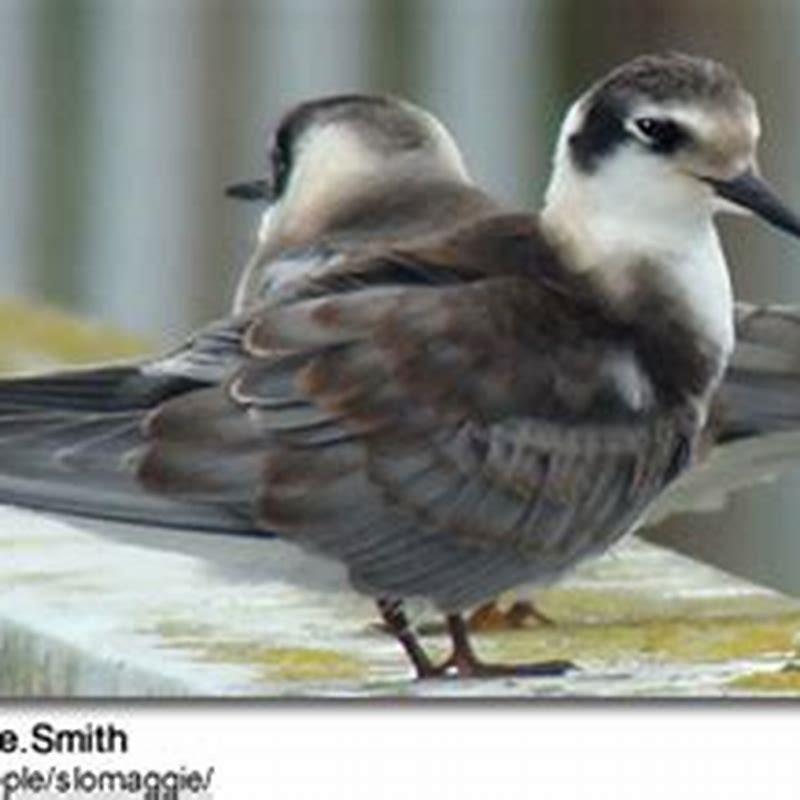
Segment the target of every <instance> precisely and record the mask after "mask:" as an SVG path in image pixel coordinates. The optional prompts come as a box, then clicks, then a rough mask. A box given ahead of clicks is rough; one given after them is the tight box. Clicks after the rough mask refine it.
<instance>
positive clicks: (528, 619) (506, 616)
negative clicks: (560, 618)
mask: <svg viewBox="0 0 800 800" xmlns="http://www.w3.org/2000/svg"><path fill="white" fill-rule="evenodd" d="M467 625H468V626H469V629H470V630H471V631H484V632H486V631H508V630H521V629H525V628H534V627H537V626H540V625H548V626H549V625H555V622H554V621H553V620H552V619H551V618H550V617H548V616H547V615H546V614H544V613H543V612H541V611H540V610H539V609H538V608H536V606H535V605H534V604H533V603H531V602H530V601H528V600H517V601H516V602H514V603H513V604H512V605H511V607H510V608H508V609H507V610H506V611H503V610H502V609H501V608H500V606H499V605H498V603H497V602H496V601H492V602H490V603H484V604H483V605H482V606H480V607H479V608H476V609H475V611H473V612H472V614H471V615H470V617H469V621H468V623H467Z"/></svg>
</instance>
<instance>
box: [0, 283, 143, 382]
mask: <svg viewBox="0 0 800 800" xmlns="http://www.w3.org/2000/svg"><path fill="white" fill-rule="evenodd" d="M148 350H149V348H148V346H147V344H146V343H145V342H143V341H142V340H141V339H139V338H138V337H135V336H131V335H129V334H125V333H122V332H121V331H118V330H116V329H115V328H112V327H110V326H108V325H103V324H101V323H98V322H93V321H89V320H84V319H80V318H78V317H74V316H71V315H69V314H66V313H64V312H61V311H58V310H56V309H54V308H49V307H46V306H39V305H33V304H31V303H26V302H24V301H22V300H16V299H13V300H12V299H0V372H12V371H15V370H30V369H36V368H48V367H51V366H54V365H57V364H75V365H78V364H89V363H92V362H96V361H103V360H107V359H126V358H135V357H138V356H141V355H143V354H145V353H146V352H147V351H148Z"/></svg>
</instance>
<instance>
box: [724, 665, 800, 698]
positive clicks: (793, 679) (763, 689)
mask: <svg viewBox="0 0 800 800" xmlns="http://www.w3.org/2000/svg"><path fill="white" fill-rule="evenodd" d="M728 685H729V686H730V688H731V689H740V690H744V691H745V692H747V693H748V694H749V695H751V696H753V695H756V696H758V695H763V694H767V695H769V694H780V695H781V696H784V697H786V696H788V697H798V696H800V665H797V664H787V665H786V666H784V667H782V668H781V669H777V670H770V671H764V670H759V671H755V672H749V673H747V674H745V675H740V676H739V677H737V678H734V679H733V680H732V681H730V683H729V684H728Z"/></svg>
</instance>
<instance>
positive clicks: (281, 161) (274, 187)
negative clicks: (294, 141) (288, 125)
mask: <svg viewBox="0 0 800 800" xmlns="http://www.w3.org/2000/svg"><path fill="white" fill-rule="evenodd" d="M269 162H270V173H271V174H270V180H269V183H270V189H271V194H272V198H273V199H277V198H278V197H280V196H281V194H283V190H284V189H285V188H286V183H287V181H288V178H289V170H290V168H291V152H290V145H289V137H288V135H287V134H286V132H285V131H284V130H282V129H281V130H279V131H278V132H277V133H276V134H275V138H274V139H273V141H272V146H271V147H270V150H269Z"/></svg>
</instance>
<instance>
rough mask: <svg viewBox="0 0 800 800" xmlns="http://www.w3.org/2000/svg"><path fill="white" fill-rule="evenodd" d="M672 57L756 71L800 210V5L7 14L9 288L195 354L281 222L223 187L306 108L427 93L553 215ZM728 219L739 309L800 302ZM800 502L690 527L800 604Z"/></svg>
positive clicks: (496, 169)
mask: <svg viewBox="0 0 800 800" xmlns="http://www.w3.org/2000/svg"><path fill="white" fill-rule="evenodd" d="M663 49H680V50H686V51H689V52H693V53H700V54H706V55H709V56H713V57H716V58H719V59H721V60H723V61H725V62H726V63H728V64H729V65H731V66H733V67H734V68H735V69H736V70H737V71H738V72H739V73H740V75H741V76H742V77H743V78H744V81H745V83H746V84H747V86H748V87H749V88H750V89H751V91H753V92H754V93H755V95H756V96H757V97H758V99H759V101H760V106H761V112H762V117H763V120H764V128H765V134H764V141H763V145H762V151H761V152H762V156H761V157H762V167H763V170H764V172H765V173H766V174H767V175H768V176H770V177H771V178H772V181H773V183H774V184H775V185H776V186H777V187H778V189H779V190H780V191H781V193H782V194H783V195H784V196H785V197H786V198H787V199H788V200H789V201H791V202H792V203H793V204H794V205H795V206H796V207H800V137H798V136H797V131H798V129H799V128H800V101H799V100H798V89H797V83H798V80H799V79H800V2H797V1H796V0H703V1H702V2H697V0H593V2H586V1H584V2H581V0H0V102H2V114H0V192H1V194H0V203H2V207H1V208H0V210H1V211H2V213H0V281H2V284H1V286H2V294H4V295H21V296H26V297H30V298H34V299H38V300H43V301H47V302H50V303H53V304H57V305H60V306H62V307H65V308H68V309H71V310H73V311H76V312H79V313H83V314H87V315H90V316H92V317H95V318H100V319H103V320H105V321H107V322H111V323H114V324H116V325H118V326H121V327H123V328H125V329H127V330H130V331H133V332H136V333H139V334H142V335H144V336H146V337H148V338H149V339H150V340H151V341H153V342H154V343H155V344H167V343H171V342H176V341H178V340H179V339H180V337H181V336H182V335H183V334H184V333H185V332H186V331H188V330H189V329H190V328H191V327H192V326H193V325H195V324H197V323H199V322H201V321H203V320H206V319H209V318H210V317H213V316H216V315H218V314H220V313H221V312H222V311H223V310H224V309H225V307H226V305H227V304H228V302H229V300H230V297H231V291H232V287H233V283H234V280H235V277H236V273H237V266H238V265H240V264H242V263H243V261H244V259H245V256H246V254H247V252H248V249H249V247H250V242H251V237H252V234H253V231H254V226H255V222H256V219H257V215H258V209H257V208H253V207H250V206H247V205H240V204H236V203H234V202H231V201H228V200H226V199H225V198H224V196H223V188H224V186H225V185H226V184H228V183H230V182H233V181H236V180H238V179H242V178H251V177H256V176H258V175H260V174H261V172H262V171H263V170H264V166H265V140H266V134H267V131H268V129H269V128H270V126H271V125H272V124H273V123H274V122H275V121H276V120H277V119H278V117H279V116H280V114H281V112H282V111H283V110H284V109H286V108H287V106H290V105H291V104H293V103H295V102H297V101H300V100H303V99H307V98H309V97H311V96H314V95H319V94H321V93H327V92H341V91H352V90H366V91H388V92H393V93H398V94H401V95H405V96H407V97H409V98H410V99H412V100H414V101H416V102H418V103H421V104H422V105H424V106H426V107H428V108H430V109H431V110H432V111H433V112H434V113H436V114H437V115H438V116H440V117H441V118H442V119H443V120H444V121H445V122H446V124H447V125H448V126H449V127H450V128H451V130H452V131H453V132H454V133H455V135H456V137H457V138H458V140H459V141H460V143H461V144H462V146H463V149H464V152H465V154H466V157H467V161H468V164H469V165H470V166H471V168H472V170H473V172H474V173H475V175H476V176H477V178H478V179H479V180H480V181H481V182H482V183H484V184H485V185H487V186H488V187H490V188H491V190H493V191H494V192H495V193H497V194H498V195H500V196H501V197H503V198H504V199H506V200H508V201H510V202H513V203H516V204H522V205H525V206H528V207H530V208H534V207H535V206H536V205H537V204H538V202H539V198H540V197H541V195H542V191H543V189H544V186H545V181H546V177H547V172H548V165H549V150H550V147H551V144H552V141H553V138H554V136H555V133H556V131H557V127H558V123H559V120H560V117H561V114H562V113H563V111H564V110H565V108H566V106H567V104H568V102H569V100H570V99H571V98H572V97H573V96H574V95H575V94H576V93H577V92H580V91H581V90H582V89H583V88H585V86H586V85H587V84H588V83H589V82H591V81H592V80H593V79H594V78H595V77H597V76H598V75H599V74H600V73H602V72H603V71H605V70H607V69H608V68H609V67H611V66H614V65H615V64H617V63H618V62H620V61H622V60H624V59H626V58H628V57H630V56H633V55H636V54H638V53H641V52H645V51H650V50H663ZM724 225H725V227H726V229H725V238H726V244H727V249H728V252H729V256H730V261H731V262H732V265H733V267H734V271H735V283H736V287H737V293H738V294H739V296H741V297H743V298H748V299H753V300H781V301H791V300H794V301H796V302H800V269H798V267H800V252H798V250H797V248H796V245H794V244H793V243H792V242H791V241H789V240H788V238H785V237H780V236H776V235H774V234H772V233H771V232H768V231H767V230H766V229H765V228H763V227H761V226H758V225H755V224H752V223H750V222H749V221H738V222H732V223H724ZM798 488H800V477H798V478H795V479H788V480H783V481H781V482H780V483H779V484H775V485H772V486H769V487H767V488H764V489H759V490H757V491H753V492H747V493H743V494H741V495H739V496H737V498H736V499H735V500H734V502H733V503H732V504H731V506H730V507H729V509H728V510H727V511H726V512H725V513H724V514H721V515H717V516H714V517H709V518H702V519H701V520H700V521H699V522H698V521H697V520H693V521H689V522H686V523H679V524H686V525H690V526H693V527H694V528H695V529H701V530H702V532H703V534H704V536H705V537H706V539H707V541H708V542H710V543H714V542H716V543H717V545H716V546H719V542H723V543H724V546H726V547H731V548H737V549H738V557H740V558H741V559H742V560H743V562H747V563H749V564H751V565H755V568H756V571H757V572H758V571H761V572H762V573H763V575H765V576H768V575H775V574H777V573H779V574H781V575H782V576H784V577H787V576H788V578H791V579H795V583H796V586H797V590H798V591H800V540H798V541H797V544H794V542H795V540H796V539H797V538H798V537H797V536H796V527H797V525H796V519H797V518H798V514H800V502H798V499H797V496H798V495H797V490H798ZM787 548H788V549H787ZM787 554H789V555H790V556H792V557H787Z"/></svg>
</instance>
